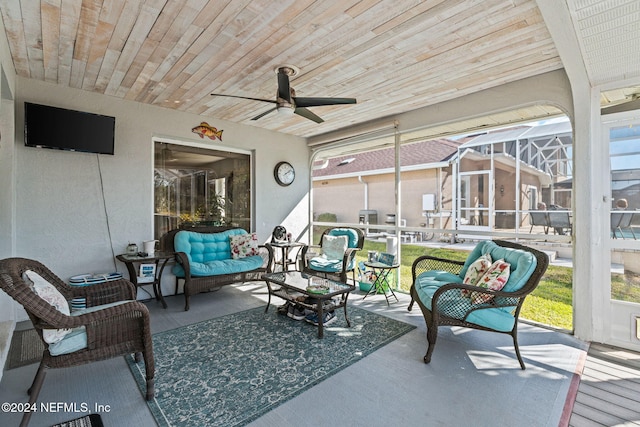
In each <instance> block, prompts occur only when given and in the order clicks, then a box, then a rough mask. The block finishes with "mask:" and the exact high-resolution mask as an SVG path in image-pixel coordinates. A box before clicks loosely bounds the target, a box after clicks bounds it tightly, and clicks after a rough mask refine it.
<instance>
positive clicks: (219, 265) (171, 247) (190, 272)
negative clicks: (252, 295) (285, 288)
mask: <svg viewBox="0 0 640 427" xmlns="http://www.w3.org/2000/svg"><path fill="white" fill-rule="evenodd" d="M249 236H251V235H250V234H249V233H247V232H246V231H245V230H244V229H241V228H234V227H207V228H197V229H193V230H171V231H169V232H168V233H167V234H165V235H164V236H163V237H162V238H161V241H160V247H161V249H162V250H168V251H175V253H176V265H175V266H174V267H173V273H174V274H175V276H176V293H177V292H178V285H179V281H180V280H181V279H182V280H184V297H185V305H184V310H185V311H188V310H189V298H190V297H191V296H192V295H195V294H198V293H200V292H207V291H210V290H214V289H217V288H220V287H221V286H224V285H230V284H233V283H239V282H246V281H252V280H261V278H262V275H263V274H264V273H269V272H271V271H272V268H273V250H272V249H271V247H268V246H264V245H257V248H258V249H257V254H256V255H253V254H248V255H240V256H239V257H238V256H237V253H236V256H233V255H232V242H233V241H235V240H237V237H246V238H247V237H249Z"/></svg>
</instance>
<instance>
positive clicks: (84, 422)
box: [51, 414, 104, 427]
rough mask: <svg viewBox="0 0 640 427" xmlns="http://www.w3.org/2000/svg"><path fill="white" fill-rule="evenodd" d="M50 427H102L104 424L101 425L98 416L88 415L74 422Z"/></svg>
mask: <svg viewBox="0 0 640 427" xmlns="http://www.w3.org/2000/svg"><path fill="white" fill-rule="evenodd" d="M51 427H104V424H102V417H100V414H90V415H85V416H84V417H80V418H76V419H75V420H71V421H65V422H63V423H60V424H55V425H53V426H51Z"/></svg>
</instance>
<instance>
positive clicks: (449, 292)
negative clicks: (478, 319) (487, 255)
mask: <svg viewBox="0 0 640 427" xmlns="http://www.w3.org/2000/svg"><path fill="white" fill-rule="evenodd" d="M463 289H465V290H468V291H469V292H477V293H479V294H484V295H488V296H490V297H491V298H490V299H489V300H488V301H487V302H483V303H477V304H471V307H470V308H469V307H468V303H466V301H465V300H468V298H467V297H464V296H462V295H461V291H462V290H463ZM526 295H527V293H525V294H524V295H523V294H522V293H519V292H503V291H494V290H491V289H487V288H482V287H480V286H473V285H465V284H462V283H449V284H446V285H443V286H441V287H440V288H438V290H437V291H436V292H435V293H434V294H433V298H432V299H431V306H432V307H433V308H434V311H438V303H439V302H440V300H442V301H444V302H445V303H446V305H447V306H448V309H447V310H451V306H452V304H453V303H452V302H453V301H455V300H456V299H459V300H460V301H461V302H463V303H464V304H461V306H465V307H466V308H465V310H464V312H465V313H469V312H471V311H474V310H479V309H483V308H498V307H514V306H517V305H518V304H519V303H520V302H521V300H523V299H524V297H525V296H526ZM460 318H464V316H462V317H460Z"/></svg>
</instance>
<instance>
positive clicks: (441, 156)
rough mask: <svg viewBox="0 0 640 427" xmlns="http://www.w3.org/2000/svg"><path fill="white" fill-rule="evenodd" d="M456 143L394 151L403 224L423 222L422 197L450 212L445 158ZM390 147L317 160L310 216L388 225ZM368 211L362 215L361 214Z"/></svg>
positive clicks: (390, 214)
mask: <svg viewBox="0 0 640 427" xmlns="http://www.w3.org/2000/svg"><path fill="white" fill-rule="evenodd" d="M459 146H460V142H456V141H452V140H448V139H437V140H432V141H423V142H419V143H412V144H404V145H402V147H401V149H400V165H401V167H400V171H401V174H402V219H403V220H405V221H403V222H402V223H403V225H407V226H410V227H418V226H420V225H421V224H424V223H425V221H426V218H425V216H423V214H424V213H425V210H424V209H423V207H425V206H423V196H424V195H426V194H434V195H436V196H435V200H438V201H439V203H436V204H435V206H434V207H435V209H431V212H430V213H435V212H440V211H442V210H448V211H451V206H452V205H451V198H452V188H453V187H452V184H451V182H452V181H451V170H452V169H451V166H450V160H451V158H452V156H453V155H455V154H456V153H457V151H458V148H459ZM394 165H395V156H394V148H393V147H392V148H383V149H378V150H372V151H366V152H361V153H357V154H353V155H347V156H342V157H336V158H331V159H324V160H318V161H316V162H315V163H314V169H313V173H312V177H313V212H314V216H317V215H318V214H322V213H332V214H335V215H336V216H337V220H338V222H359V221H360V215H366V213H369V215H368V216H367V217H366V218H365V220H364V221H363V222H369V223H370V224H375V223H377V224H382V223H385V222H387V223H388V224H389V223H393V220H394V218H393V215H395V209H394V206H395V196H394V194H395V193H394V183H395V169H394ZM363 211H368V212H363Z"/></svg>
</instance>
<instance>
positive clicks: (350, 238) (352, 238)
mask: <svg viewBox="0 0 640 427" xmlns="http://www.w3.org/2000/svg"><path fill="white" fill-rule="evenodd" d="M328 234H329V235H330V236H347V246H348V247H350V248H355V247H357V246H358V233H356V231H355V230H353V229H352V228H333V229H331V230H329V232H328Z"/></svg>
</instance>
